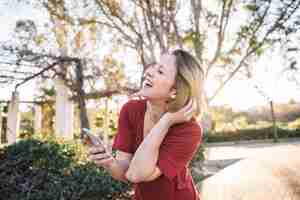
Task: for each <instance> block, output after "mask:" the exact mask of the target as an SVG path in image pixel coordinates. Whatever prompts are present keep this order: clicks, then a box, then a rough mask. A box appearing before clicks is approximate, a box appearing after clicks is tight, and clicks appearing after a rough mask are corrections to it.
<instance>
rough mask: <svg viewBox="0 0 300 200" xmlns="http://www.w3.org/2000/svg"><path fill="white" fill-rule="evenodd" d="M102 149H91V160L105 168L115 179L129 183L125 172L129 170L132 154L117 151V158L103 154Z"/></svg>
mask: <svg viewBox="0 0 300 200" xmlns="http://www.w3.org/2000/svg"><path fill="white" fill-rule="evenodd" d="M102 151H103V149H102V148H101V147H93V148H91V149H90V155H89V158H90V159H91V160H93V161H94V163H95V164H96V165H97V166H98V167H104V168H105V169H106V170H107V171H108V172H109V173H110V174H111V176H112V177H113V178H114V179H117V180H120V181H123V182H127V179H126V178H125V172H126V171H127V170H128V167H129V164H130V161H131V159H132V154H130V153H126V152H122V151H117V155H116V158H114V157H113V156H112V155H111V154H109V153H102Z"/></svg>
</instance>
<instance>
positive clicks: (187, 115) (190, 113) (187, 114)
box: [184, 110, 194, 120]
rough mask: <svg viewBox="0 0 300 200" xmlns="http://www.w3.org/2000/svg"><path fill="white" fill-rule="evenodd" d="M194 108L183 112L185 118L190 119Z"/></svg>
mask: <svg viewBox="0 0 300 200" xmlns="http://www.w3.org/2000/svg"><path fill="white" fill-rule="evenodd" d="M193 113H194V110H189V111H188V112H186V113H184V117H185V118H186V120H190V119H191V118H192V117H193Z"/></svg>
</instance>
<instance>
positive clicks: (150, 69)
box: [144, 67, 153, 77]
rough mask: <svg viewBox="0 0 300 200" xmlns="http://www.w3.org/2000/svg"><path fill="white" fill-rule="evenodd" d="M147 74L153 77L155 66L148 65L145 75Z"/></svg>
mask: <svg viewBox="0 0 300 200" xmlns="http://www.w3.org/2000/svg"><path fill="white" fill-rule="evenodd" d="M147 76H148V77H153V67H148V69H146V71H145V75H144V77H147Z"/></svg>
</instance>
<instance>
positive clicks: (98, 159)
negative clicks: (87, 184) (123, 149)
mask: <svg viewBox="0 0 300 200" xmlns="http://www.w3.org/2000/svg"><path fill="white" fill-rule="evenodd" d="M88 158H89V159H90V160H91V161H93V162H94V163H95V164H96V165H97V166H98V167H104V168H108V167H109V166H110V165H111V164H112V163H113V162H114V159H115V158H114V157H113V156H112V154H111V153H110V152H108V151H107V150H106V148H105V147H104V146H103V145H93V146H91V147H90V148H89V152H88Z"/></svg>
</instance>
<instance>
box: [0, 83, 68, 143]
mask: <svg viewBox="0 0 300 200" xmlns="http://www.w3.org/2000/svg"><path fill="white" fill-rule="evenodd" d="M54 82H55V88H56V97H55V110H56V114H55V128H54V130H55V135H56V136H58V137H62V138H65V139H73V120H74V105H73V102H72V101H71V100H70V91H69V89H68V88H67V87H66V86H65V85H64V83H63V81H62V80H60V79H56V80H55V81H54ZM19 106H20V98H19V93H18V92H17V91H14V92H13V93H12V95H11V100H10V101H9V105H8V113H7V116H5V115H4V114H2V113H1V114H0V133H1V135H2V134H4V131H6V136H7V138H6V139H7V143H8V144H13V143H15V142H16V140H17V136H18V134H19V130H20V111H19ZM3 117H7V120H6V121H7V126H6V127H7V130H2V127H3V126H2V123H5V121H4V120H2V118H3ZM41 128H42V109H41V105H39V104H35V105H34V131H35V132H40V131H41Z"/></svg>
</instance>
